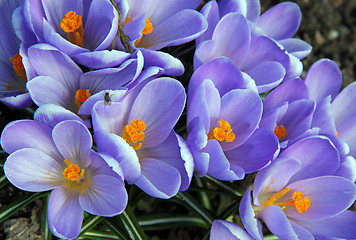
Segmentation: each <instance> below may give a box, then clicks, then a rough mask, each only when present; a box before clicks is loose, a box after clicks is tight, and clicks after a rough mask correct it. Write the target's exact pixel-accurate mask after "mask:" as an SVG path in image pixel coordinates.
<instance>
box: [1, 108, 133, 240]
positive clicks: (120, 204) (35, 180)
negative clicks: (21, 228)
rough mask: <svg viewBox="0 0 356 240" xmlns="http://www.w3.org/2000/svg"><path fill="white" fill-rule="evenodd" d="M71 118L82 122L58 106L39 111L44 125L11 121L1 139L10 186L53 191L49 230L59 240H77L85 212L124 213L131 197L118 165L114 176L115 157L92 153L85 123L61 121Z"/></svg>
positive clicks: (49, 204)
mask: <svg viewBox="0 0 356 240" xmlns="http://www.w3.org/2000/svg"><path fill="white" fill-rule="evenodd" d="M66 118H69V119H76V118H78V117H77V116H76V115H75V114H73V113H71V112H69V111H68V110H65V109H63V108H61V107H59V106H55V105H45V106H43V107H40V108H39V110H38V112H36V119H38V120H44V122H41V121H37V120H18V121H15V122H11V123H10V124H8V125H7V126H6V127H5V129H4V131H3V133H2V135H1V145H2V147H3V149H4V150H5V151H7V152H8V153H9V154H10V155H9V157H8V158H7V160H6V162H5V165H4V171H5V175H6V177H7V178H8V179H9V181H10V182H11V183H12V184H14V185H15V186H16V187H18V188H20V189H22V190H25V191H31V192H41V191H47V190H52V192H51V194H50V198H49V203H48V210H47V221H48V225H49V228H50V230H51V232H52V233H53V234H54V235H56V236H57V237H61V238H76V237H77V236H78V235H79V232H80V229H81V225H82V221H83V213H84V212H83V210H84V211H87V212H89V213H91V214H95V215H101V216H114V215H117V214H120V213H121V212H122V211H123V210H124V209H125V206H126V203H127V193H126V190H125V187H124V182H123V179H122V177H121V176H120V175H118V174H117V173H119V172H120V167H119V166H118V165H116V166H115V170H116V172H114V171H113V170H112V169H111V168H110V167H109V166H108V164H107V163H106V161H108V162H110V157H109V156H106V155H102V156H101V155H100V154H98V153H96V152H94V151H93V150H92V149H91V146H92V137H91V134H90V133H89V131H88V129H87V128H86V127H85V126H84V125H83V124H82V123H81V121H80V120H79V121H78V120H64V121H60V120H61V119H66ZM58 121H60V122H59V123H57V122H58ZM47 124H48V125H47ZM53 125H54V127H52V126H53ZM113 186H115V187H113Z"/></svg>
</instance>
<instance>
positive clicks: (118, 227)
mask: <svg viewBox="0 0 356 240" xmlns="http://www.w3.org/2000/svg"><path fill="white" fill-rule="evenodd" d="M103 223H104V224H105V225H106V226H108V227H109V229H110V230H111V232H112V233H113V234H115V236H117V237H118V238H119V239H121V240H130V236H129V235H128V233H127V232H126V228H125V226H124V224H123V223H122V222H121V221H117V220H116V221H115V218H106V219H104V221H103Z"/></svg>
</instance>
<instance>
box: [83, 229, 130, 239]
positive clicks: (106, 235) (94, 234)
mask: <svg viewBox="0 0 356 240" xmlns="http://www.w3.org/2000/svg"><path fill="white" fill-rule="evenodd" d="M78 239H94V240H107V239H109V240H110V239H119V240H124V239H126V238H120V237H118V236H116V235H115V234H113V233H111V232H104V231H97V230H90V231H87V232H85V233H84V234H83V236H82V237H79V238H78Z"/></svg>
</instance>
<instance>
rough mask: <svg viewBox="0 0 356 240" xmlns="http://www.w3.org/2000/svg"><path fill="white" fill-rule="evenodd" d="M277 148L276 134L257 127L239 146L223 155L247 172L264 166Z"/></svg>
mask: <svg viewBox="0 0 356 240" xmlns="http://www.w3.org/2000/svg"><path fill="white" fill-rule="evenodd" d="M278 149H279V143H278V139H277V138H276V135H275V134H274V133H273V132H272V131H270V130H267V129H265V128H259V129H256V131H255V132H254V133H253V134H252V136H251V137H250V138H249V139H248V140H247V141H246V142H244V143H243V144H242V145H241V146H239V147H237V148H234V149H232V150H230V151H227V152H225V155H226V157H227V158H228V159H229V161H230V164H231V165H238V166H240V167H242V168H243V169H244V171H245V173H246V174H247V173H251V172H254V171H258V170H260V169H261V168H263V167H264V166H266V165H267V164H268V163H269V162H270V161H272V160H273V158H274V154H275V153H276V151H278Z"/></svg>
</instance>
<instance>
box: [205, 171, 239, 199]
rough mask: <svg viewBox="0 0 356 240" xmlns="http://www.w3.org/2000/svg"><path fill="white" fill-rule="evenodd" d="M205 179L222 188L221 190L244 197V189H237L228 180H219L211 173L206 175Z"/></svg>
mask: <svg viewBox="0 0 356 240" xmlns="http://www.w3.org/2000/svg"><path fill="white" fill-rule="evenodd" d="M203 179H204V180H206V181H207V182H209V183H210V184H212V185H214V186H216V187H217V188H218V189H221V190H224V191H227V192H229V193H231V194H232V195H234V196H235V197H236V198H238V199H240V197H242V195H243V193H244V191H243V190H242V189H241V190H237V189H235V186H234V185H232V184H230V183H228V182H222V181H220V180H217V179H215V178H213V177H211V176H209V175H206V176H205V177H204V178H203Z"/></svg>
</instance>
